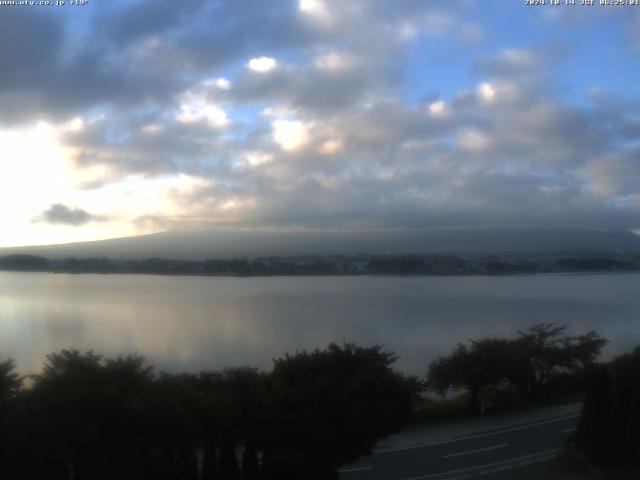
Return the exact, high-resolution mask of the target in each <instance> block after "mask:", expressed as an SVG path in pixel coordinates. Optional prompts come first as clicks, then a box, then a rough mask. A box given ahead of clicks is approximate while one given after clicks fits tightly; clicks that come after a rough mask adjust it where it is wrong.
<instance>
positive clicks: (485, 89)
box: [476, 82, 496, 105]
mask: <svg viewBox="0 0 640 480" xmlns="http://www.w3.org/2000/svg"><path fill="white" fill-rule="evenodd" d="M476 94H477V96H478V99H479V100H480V102H481V103H483V104H485V105H489V104H491V103H493V102H494V100H495V99H496V89H495V88H494V86H493V85H491V84H490V83H488V82H483V83H481V84H480V85H478V88H477V89H476Z"/></svg>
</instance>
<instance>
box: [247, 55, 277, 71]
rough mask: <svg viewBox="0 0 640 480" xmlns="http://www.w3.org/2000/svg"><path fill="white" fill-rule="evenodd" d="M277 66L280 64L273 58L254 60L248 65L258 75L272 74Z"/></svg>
mask: <svg viewBox="0 0 640 480" xmlns="http://www.w3.org/2000/svg"><path fill="white" fill-rule="evenodd" d="M277 65H278V62H277V61H276V59H275V58H271V57H257V58H252V59H251V60H249V62H248V63H247V67H249V69H250V70H253V71H254V72H258V73H267V72H270V71H271V70H273V69H274V68H276V66H277Z"/></svg>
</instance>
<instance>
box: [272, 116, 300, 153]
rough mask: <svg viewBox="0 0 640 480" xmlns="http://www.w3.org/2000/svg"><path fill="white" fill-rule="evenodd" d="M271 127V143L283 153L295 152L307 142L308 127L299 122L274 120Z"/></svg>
mask: <svg viewBox="0 0 640 480" xmlns="http://www.w3.org/2000/svg"><path fill="white" fill-rule="evenodd" d="M271 127H272V129H273V132H272V136H273V141H274V142H276V143H277V144H278V145H279V146H280V148H282V149H283V150H285V151H293V150H297V149H299V148H300V147H302V146H303V145H304V144H306V143H307V141H308V140H309V127H308V126H307V125H305V124H304V123H303V122H301V121H299V120H275V121H273V122H272V123H271Z"/></svg>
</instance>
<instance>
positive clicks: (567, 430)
mask: <svg viewBox="0 0 640 480" xmlns="http://www.w3.org/2000/svg"><path fill="white" fill-rule="evenodd" d="M575 431H576V429H575V428H567V429H566V430H562V433H573V432H575Z"/></svg>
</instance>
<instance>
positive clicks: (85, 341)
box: [0, 272, 640, 375]
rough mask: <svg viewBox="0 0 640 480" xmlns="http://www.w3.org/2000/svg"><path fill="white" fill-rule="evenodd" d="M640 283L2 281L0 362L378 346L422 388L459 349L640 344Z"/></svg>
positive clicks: (624, 279)
mask: <svg viewBox="0 0 640 480" xmlns="http://www.w3.org/2000/svg"><path fill="white" fill-rule="evenodd" d="M639 281H640V274H600V275H523V276H495V277H487V276H466V277H465V276H455V277H453V276H452V277H269V278H234V277H163V276H146V275H89V274H87V275H66V274H41V273H8V272H0V355H1V356H2V357H6V356H11V357H13V358H14V359H15V360H16V362H17V364H18V366H19V368H20V369H21V371H23V372H33V371H37V370H38V368H39V366H40V364H41V362H42V360H43V358H44V356H45V355H46V354H47V353H50V352H52V351H57V350H60V349H62V348H77V349H80V350H87V349H93V350H94V351H96V352H98V353H103V354H109V355H114V354H118V353H130V352H140V353H142V354H144V355H145V356H146V357H147V359H148V360H149V362H150V363H152V364H154V365H156V366H157V367H159V368H161V369H166V370H169V371H180V370H187V371H199V370H203V369H222V368H224V367H233V366H243V365H251V366H256V367H261V368H269V367H270V366H271V365H272V359H273V358H275V357H279V356H281V355H283V354H284V353H285V352H291V353H293V352H295V351H297V350H300V349H313V348H316V347H324V346H326V344H328V343H329V342H338V343H342V342H343V341H346V342H357V343H358V344H360V345H363V346H368V345H373V344H383V345H385V347H386V348H387V349H390V350H393V351H395V352H397V353H398V354H399V355H401V358H400V359H399V360H398V362H397V367H398V368H399V369H401V370H403V371H404V372H406V373H411V374H419V375H422V374H424V372H425V370H426V367H427V365H428V363H429V362H430V361H431V360H432V359H433V358H434V357H436V356H437V355H440V354H444V353H448V352H449V351H450V349H451V348H452V347H453V346H454V345H455V343H457V342H459V341H464V340H466V339H474V338H478V337H482V336H513V335H516V332H517V330H518V329H525V328H527V327H529V326H531V325H533V324H535V323H539V322H558V323H561V324H566V325H568V327H569V328H568V332H569V333H582V332H586V331H587V330H590V329H595V330H597V331H598V332H600V333H601V334H602V335H604V336H605V337H606V338H608V339H609V340H611V344H610V345H609V346H608V347H607V349H606V350H605V356H606V357H609V356H612V355H614V354H617V353H621V352H624V351H627V350H629V349H631V348H632V347H634V346H635V345H637V344H640V296H639V295H638V288H637V285H638V284H639Z"/></svg>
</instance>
